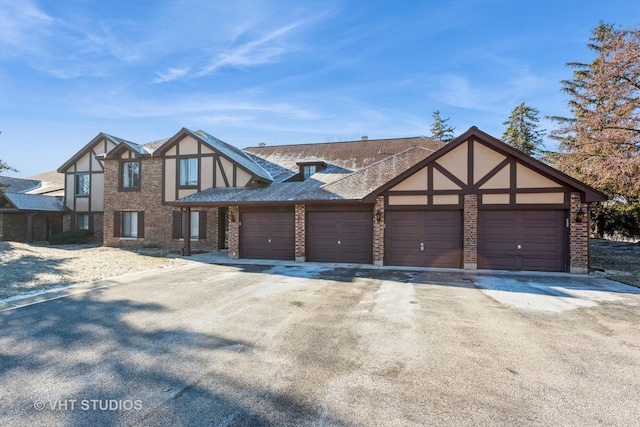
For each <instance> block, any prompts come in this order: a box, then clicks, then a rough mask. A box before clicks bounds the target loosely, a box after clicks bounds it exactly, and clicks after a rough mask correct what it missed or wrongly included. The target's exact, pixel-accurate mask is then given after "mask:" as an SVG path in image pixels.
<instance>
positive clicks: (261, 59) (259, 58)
mask: <svg viewBox="0 0 640 427" xmlns="http://www.w3.org/2000/svg"><path fill="white" fill-rule="evenodd" d="M300 24H301V22H295V23H293V24H289V25H286V26H284V27H280V28H277V29H276V30H273V31H271V32H269V33H268V34H266V35H264V36H263V37H261V38H259V39H257V40H253V41H251V42H249V43H245V44H243V45H240V46H238V47H236V48H233V49H228V50H226V51H224V52H221V53H220V54H218V55H217V56H216V57H215V58H214V59H213V60H212V61H211V62H210V63H209V64H208V65H207V66H206V67H205V68H204V69H203V70H201V71H200V72H199V73H198V77H200V76H205V75H208V74H211V73H213V72H214V71H216V70H217V69H219V68H222V67H225V66H231V67H242V66H249V65H256V64H264V63H268V62H271V61H273V60H274V59H275V58H276V57H277V56H280V55H281V54H282V53H284V52H286V51H287V49H286V48H285V47H284V46H283V45H282V40H281V38H282V37H283V36H284V35H286V34H287V33H289V32H291V31H292V30H293V29H295V28H297V27H298V26H300Z"/></svg>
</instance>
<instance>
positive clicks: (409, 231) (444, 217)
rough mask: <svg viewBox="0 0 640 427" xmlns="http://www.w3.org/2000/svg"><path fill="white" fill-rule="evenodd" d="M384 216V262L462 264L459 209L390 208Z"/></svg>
mask: <svg viewBox="0 0 640 427" xmlns="http://www.w3.org/2000/svg"><path fill="white" fill-rule="evenodd" d="M385 216H386V218H385V221H386V228H385V244H384V248H385V264H386V265H402V266H410V267H440V268H461V267H462V234H463V233H462V211H460V210H451V211H449V210H435V211H426V210H413V211H410V210H409V211H404V210H402V211H400V210H390V211H387V212H386V213H385Z"/></svg>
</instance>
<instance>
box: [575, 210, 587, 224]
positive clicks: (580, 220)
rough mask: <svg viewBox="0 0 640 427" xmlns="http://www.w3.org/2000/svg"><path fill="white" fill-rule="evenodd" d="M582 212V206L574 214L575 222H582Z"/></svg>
mask: <svg viewBox="0 0 640 427" xmlns="http://www.w3.org/2000/svg"><path fill="white" fill-rule="evenodd" d="M584 215H585V214H584V210H582V206H581V207H580V210H578V212H576V222H582V221H583V220H584Z"/></svg>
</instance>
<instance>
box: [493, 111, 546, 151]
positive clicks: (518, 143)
mask: <svg viewBox="0 0 640 427" xmlns="http://www.w3.org/2000/svg"><path fill="white" fill-rule="evenodd" d="M539 113H540V112H539V111H538V110H537V109H536V108H533V107H530V106H528V105H526V104H525V103H524V102H523V103H522V104H520V105H518V106H517V107H515V108H514V109H513V110H512V111H511V115H510V116H509V120H507V121H506V122H503V123H502V124H504V125H507V130H505V131H504V134H502V140H503V141H504V142H506V143H507V144H508V145H510V146H511V147H513V148H516V149H518V150H520V151H522V152H523V153H525V154H528V155H529V156H536V155H538V154H539V153H541V150H540V145H541V144H542V137H543V136H544V134H545V131H544V130H539V129H538V128H539V127H540V125H539V122H540V119H538V114H539Z"/></svg>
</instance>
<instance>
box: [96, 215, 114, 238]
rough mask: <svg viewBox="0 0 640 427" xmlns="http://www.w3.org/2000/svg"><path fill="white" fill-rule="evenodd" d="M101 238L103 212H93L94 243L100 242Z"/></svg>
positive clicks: (102, 234) (102, 236) (102, 232)
mask: <svg viewBox="0 0 640 427" xmlns="http://www.w3.org/2000/svg"><path fill="white" fill-rule="evenodd" d="M112 220H113V219H112ZM103 238H104V214H101V213H94V214H93V241H94V242H96V243H102V239H103Z"/></svg>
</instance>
